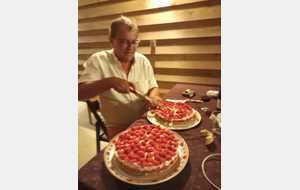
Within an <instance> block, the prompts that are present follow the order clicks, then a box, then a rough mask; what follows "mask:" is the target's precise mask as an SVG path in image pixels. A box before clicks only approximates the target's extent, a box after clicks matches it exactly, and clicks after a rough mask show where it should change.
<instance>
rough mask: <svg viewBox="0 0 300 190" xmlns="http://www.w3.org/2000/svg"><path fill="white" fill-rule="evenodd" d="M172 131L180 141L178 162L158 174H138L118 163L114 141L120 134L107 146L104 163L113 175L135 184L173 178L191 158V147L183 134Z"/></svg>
mask: <svg viewBox="0 0 300 190" xmlns="http://www.w3.org/2000/svg"><path fill="white" fill-rule="evenodd" d="M171 132H172V133H173V134H174V136H175V137H176V138H177V139H179V141H178V143H179V147H180V150H179V157H178V159H177V161H176V163H175V164H174V165H173V166H172V167H171V168H170V169H168V170H167V171H165V172H163V173H160V174H158V175H151V176H138V175H134V174H131V173H128V172H126V171H125V170H123V169H122V168H121V167H120V166H119V164H118V163H117V161H116V158H115V156H114V151H115V144H114V143H113V141H114V140H116V139H118V138H119V135H117V136H115V137H114V138H113V139H112V140H111V141H110V142H109V144H108V145H107V146H106V148H105V151H104V163H105V166H106V168H107V169H108V171H109V172H110V173H111V174H112V175H114V176H115V177H116V178H118V179H119V180H121V181H124V182H126V183H130V184H134V185H154V184H158V183H162V182H165V181H167V180H169V179H172V178H173V177H175V176H176V175H177V174H179V173H180V172H181V171H182V170H183V168H184V167H185V165H186V163H187V161H188V159H189V148H188V146H187V144H186V142H185V141H184V139H183V138H182V137H181V136H179V135H178V134H177V133H175V132H174V131H171Z"/></svg>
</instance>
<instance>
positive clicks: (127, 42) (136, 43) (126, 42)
mask: <svg viewBox="0 0 300 190" xmlns="http://www.w3.org/2000/svg"><path fill="white" fill-rule="evenodd" d="M114 39H116V40H118V41H119V42H120V43H121V44H123V45H130V44H132V45H133V46H138V44H139V43H140V42H141V41H140V40H132V41H131V42H130V41H129V40H125V39H119V38H114Z"/></svg>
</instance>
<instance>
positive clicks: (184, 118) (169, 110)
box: [152, 102, 196, 126]
mask: <svg viewBox="0 0 300 190" xmlns="http://www.w3.org/2000/svg"><path fill="white" fill-rule="evenodd" d="M195 112H196V111H195V110H193V108H192V107H191V106H189V105H187V104H185V103H182V102H177V103H175V102H164V103H163V104H162V106H160V107H158V108H157V109H156V110H155V111H154V112H152V114H153V113H154V114H155V117H156V119H158V120H161V121H162V122H164V125H165V126H167V125H168V126H173V124H182V123H185V122H188V121H190V120H191V119H193V118H195Z"/></svg>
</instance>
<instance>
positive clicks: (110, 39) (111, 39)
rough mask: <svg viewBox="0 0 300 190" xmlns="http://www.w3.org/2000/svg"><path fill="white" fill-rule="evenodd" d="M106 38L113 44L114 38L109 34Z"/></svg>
mask: <svg viewBox="0 0 300 190" xmlns="http://www.w3.org/2000/svg"><path fill="white" fill-rule="evenodd" d="M108 40H109V42H110V44H111V45H112V46H113V44H114V39H113V38H112V37H111V36H110V35H109V36H108Z"/></svg>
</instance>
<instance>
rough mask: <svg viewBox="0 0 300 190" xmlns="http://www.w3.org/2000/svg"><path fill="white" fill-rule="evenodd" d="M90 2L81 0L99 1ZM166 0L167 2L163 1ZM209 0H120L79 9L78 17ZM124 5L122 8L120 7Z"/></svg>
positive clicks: (82, 3)
mask: <svg viewBox="0 0 300 190" xmlns="http://www.w3.org/2000/svg"><path fill="white" fill-rule="evenodd" d="M88 1H90V2H85V4H84V2H82V1H81V2H80V4H81V5H87V4H92V3H97V1H96V0H88ZM98 1H99V0H98ZM163 1H165V2H163ZM201 1H209V0H172V1H171V2H170V1H169V2H168V0H138V1H125V2H124V1H123V2H122V1H119V2H116V1H115V2H114V3H113V4H107V5H101V4H99V5H98V6H97V5H96V6H94V7H89V8H86V9H83V10H79V11H78V19H86V18H94V17H101V16H107V15H114V14H124V13H128V12H135V11H145V10H150V9H157V8H161V7H170V6H178V5H183V4H188V3H195V2H201ZM120 7H122V8H120Z"/></svg>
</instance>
